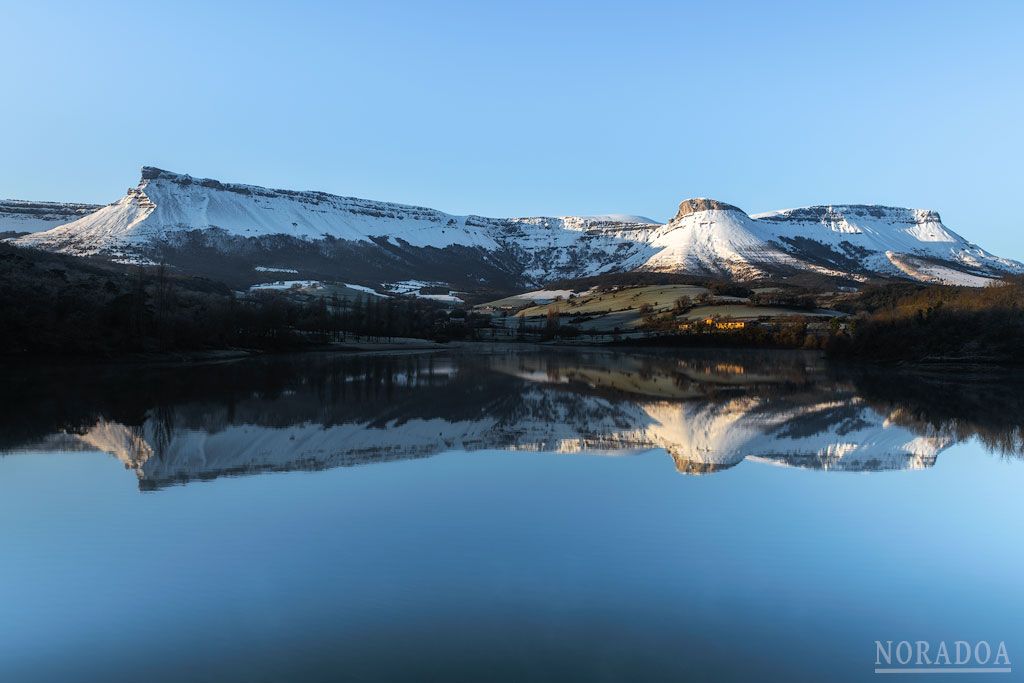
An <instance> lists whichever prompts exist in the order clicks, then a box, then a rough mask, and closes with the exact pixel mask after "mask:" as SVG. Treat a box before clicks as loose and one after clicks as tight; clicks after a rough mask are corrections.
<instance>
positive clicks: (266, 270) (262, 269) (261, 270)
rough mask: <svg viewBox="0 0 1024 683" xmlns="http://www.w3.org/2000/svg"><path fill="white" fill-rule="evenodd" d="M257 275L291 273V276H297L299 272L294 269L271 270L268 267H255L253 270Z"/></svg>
mask: <svg viewBox="0 0 1024 683" xmlns="http://www.w3.org/2000/svg"><path fill="white" fill-rule="evenodd" d="M253 270H255V271H256V272H257V273H291V274H292V275H298V274H299V271H297V270H295V269H294V268H271V267H269V266H256V267H255V268H253Z"/></svg>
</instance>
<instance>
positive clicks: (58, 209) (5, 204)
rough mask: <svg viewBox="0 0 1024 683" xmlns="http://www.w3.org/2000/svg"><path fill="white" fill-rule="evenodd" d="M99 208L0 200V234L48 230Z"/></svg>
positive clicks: (84, 205)
mask: <svg viewBox="0 0 1024 683" xmlns="http://www.w3.org/2000/svg"><path fill="white" fill-rule="evenodd" d="M99 208H100V206H99V205H97V204H65V203H61V202H27V201H23V200H20V199H0V233H7V232H19V233H20V232H42V231H44V230H50V229H52V228H56V227H57V226H58V225H64V224H65V223H70V222H71V221H75V220H78V219H79V218H82V217H83V216H88V215H89V214H91V213H92V212H94V211H96V210H97V209H99Z"/></svg>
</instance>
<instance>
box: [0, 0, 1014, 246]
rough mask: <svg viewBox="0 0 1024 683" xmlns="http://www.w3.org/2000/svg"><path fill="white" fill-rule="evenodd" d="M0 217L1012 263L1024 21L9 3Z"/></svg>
mask: <svg viewBox="0 0 1024 683" xmlns="http://www.w3.org/2000/svg"><path fill="white" fill-rule="evenodd" d="M0 25H2V26H3V29H2V31H0V84H2V85H0V93H2V94H0V136H2V137H0V150H2V151H0V197H14V198H23V199H39V200H63V201H94V202H109V201H113V200H114V199H116V198H117V197H119V196H120V195H121V194H122V193H123V192H124V190H125V188H127V187H129V186H132V185H135V184H136V183H137V181H138V168H139V167H140V166H142V165H144V164H148V165H155V166H160V167H163V168H167V169H170V170H174V171H179V172H184V173H190V174H192V175H196V176H206V177H215V178H219V179H221V180H229V181H238V182H248V183H254V184H259V185H268V186H272V187H286V188H292V189H320V190H325V191H329V192H334V193H338V194H346V195H355V196H360V197H367V198H372V199H384V200H391V201H399V202H405V203H413V204H421V205H426V206H431V207H435V208H438V209H442V210H445V211H450V212H453V213H477V214H483V215H491V216H503V215H524V214H532V215H537V214H546V215H565V214H596V213H636V214H643V215H648V216H651V217H652V218H657V219H662V220H664V219H667V218H668V217H670V216H671V215H672V214H673V213H674V212H675V207H676V205H677V204H678V202H679V201H680V200H681V199H683V198H685V197H690V196H710V197H715V198H718V199H721V200H724V201H728V202H730V203H733V204H736V205H738V206H740V207H741V208H743V209H745V210H747V211H748V212H751V213H754V212H758V211H765V210H771V209H778V208H785V207H791V206H800V205H807V204H820V203H854V202H857V203H860V202H864V203H884V204H892V205H899V206H914V207H927V208H934V209H937V210H939V211H940V212H941V213H942V216H943V219H944V221H945V222H946V224H947V225H948V226H949V227H951V228H953V229H954V230H957V231H958V232H960V233H962V234H964V235H965V236H966V237H968V238H970V239H973V240H975V241H977V242H979V243H980V244H982V245H983V246H985V247H986V248H988V249H989V250H991V251H994V252H996V253H999V254H1001V255H1005V256H1011V257H1015V258H1024V236H1022V234H1024V233H1022V229H1024V225H1022V221H1021V218H1020V212H1019V208H1018V204H1019V200H1020V197H1021V187H1022V185H1024V183H1022V173H1021V159H1022V158H1024V132H1022V129H1024V125H1022V121H1024V113H1022V105H1024V39H1022V35H1024V2H955V3H952V2H951V3H944V2H912V1H909V0H908V1H901V2H846V3H840V2H814V3H810V2H808V3H787V2H732V3H729V2H706V3H685V2H647V3H644V2H624V1H623V2H618V3H601V2H580V3H575V2H553V1H549V2H536V3H534V2H528V1H522V0H517V1H515V2H501V3H498V2H494V3H490V2H466V3H442V2H430V3H426V2H424V3H415V4H414V3H389V2H381V1H379V0H378V1H376V2H367V3H357V2H346V3H341V2H338V3H328V2H282V1H280V0H277V1H275V2H267V3H264V2H253V1H248V2H237V3H229V2H217V3H212V2H189V1H178V2H174V3H160V2H138V1H135V2H130V3H129V2H125V3H115V2H103V1H101V0H97V1H96V2H89V3H77V2H76V3H70V2H69V3H58V2H45V1H34V2H25V1H23V0H18V1H14V0H0Z"/></svg>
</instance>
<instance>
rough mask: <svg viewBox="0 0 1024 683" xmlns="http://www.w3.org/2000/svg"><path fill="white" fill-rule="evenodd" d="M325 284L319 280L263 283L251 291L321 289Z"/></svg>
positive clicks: (251, 288)
mask: <svg viewBox="0 0 1024 683" xmlns="http://www.w3.org/2000/svg"><path fill="white" fill-rule="evenodd" d="M321 287H323V283H322V282H320V281H319V280H278V281H277V282H261V283H260V284H258V285H253V286H252V287H250V288H249V291H251V292H255V291H259V290H287V289H320V288H321Z"/></svg>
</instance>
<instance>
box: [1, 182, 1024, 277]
mask: <svg viewBox="0 0 1024 683" xmlns="http://www.w3.org/2000/svg"><path fill="white" fill-rule="evenodd" d="M18 243H20V244H23V245H28V246H36V247H41V248H45V249H52V250H57V251H64V252H70V253H76V254H104V255H108V256H110V257H113V258H120V259H128V260H133V259H145V260H155V259H156V258H158V257H159V258H161V259H165V260H167V261H168V262H169V263H171V264H172V265H177V266H179V267H181V268H183V269H189V268H201V267H205V268H206V269H207V270H206V271H204V273H205V274H209V275H214V276H215V275H217V272H216V268H217V267H221V268H226V267H228V265H229V262H230V263H231V264H233V265H234V267H235V268H236V270H237V272H239V273H241V272H245V273H247V277H254V273H256V272H257V271H256V270H255V268H256V266H257V265H259V264H262V263H267V262H271V261H272V262H274V263H275V264H279V266H280V267H284V268H289V269H291V270H297V271H300V273H301V274H302V275H305V276H307V277H311V278H314V279H325V278H328V277H332V278H336V279H346V280H348V281H358V280H362V281H363V282H364V284H373V285H381V284H383V283H385V282H397V281H403V280H413V279H419V280H425V281H442V282H449V283H453V284H454V282H455V281H456V279H458V278H461V279H460V280H458V281H459V282H460V283H461V285H462V286H464V287H469V286H472V285H485V286H488V285H489V286H492V287H496V286H499V285H502V286H506V287H510V286H512V287H521V288H525V287H527V286H529V285H539V284H543V283H545V282H550V281H552V280H558V279H572V278H579V277H585V276H591V275H597V274H601V273H608V272H624V271H636V270H654V271H665V272H682V273H691V274H700V275H716V276H725V277H732V278H737V279H743V280H749V279H756V278H772V277H788V276H792V275H795V274H799V273H806V272H811V273H817V274H821V275H828V276H837V277H844V278H851V279H856V280H865V279H867V278H869V277H876V276H883V277H904V278H911V279H916V280H921V281H929V282H949V283H955V284H971V285H981V284H986V283H987V282H988V281H990V279H991V278H994V277H999V276H1001V275H1003V274H1005V273H1021V272H1024V265H1022V264H1020V263H1018V262H1016V261H1012V260H1009V259H1004V258H999V257H996V256H993V255H992V254H989V253H988V252H986V251H984V250H983V249H981V248H980V247H978V246H977V245H975V244H972V243H970V242H968V241H967V240H965V239H964V238H962V237H960V236H959V235H957V234H956V233H955V232H953V231H952V230H949V229H948V228H946V227H945V226H944V225H943V224H942V222H941V220H940V218H939V215H938V214H937V213H935V212H934V211H926V210H920V209H901V208H892V207H882V206H862V205H835V206H815V207H807V208H801V209H787V210H784V211H776V212H771V213H764V214H756V215H753V216H750V215H747V214H746V213H745V212H744V211H742V210H741V209H739V208H738V207H735V206H732V205H730V204H725V203H724V202H719V201H717V200H714V199H702V198H698V199H688V200H685V201H683V202H682V203H681V204H680V206H679V211H678V213H677V214H676V216H675V217H674V218H673V219H672V220H671V221H669V222H668V223H667V224H665V225H659V224H657V223H653V222H651V221H650V220H649V219H645V218H643V217H642V216H629V215H619V214H613V215H606V216H590V217H585V216H564V217H557V218H551V217H525V218H484V217H480V216H456V215H451V214H447V213H443V212H441V211H437V210H434V209H428V208H423V207H416V206H408V205H403V204H393V203H388V202H377V201H371V200H365V199H356V198H353V197H340V196H335V195H331V194H327V193H324V192H295V191H290V190H271V189H266V188H262V187H257V186H254V185H237V184H228V183H221V182H219V181H216V180H209V179H197V178H192V177H191V176H187V175H181V174H177V173H170V172H168V171H162V170H160V169H156V168H152V167H144V168H143V170H142V180H141V181H140V183H139V185H138V187H136V188H132V189H131V190H129V191H128V193H127V194H126V195H125V196H124V197H122V198H121V199H120V200H118V201H117V202H115V203H114V204H110V205H108V206H105V207H103V208H101V209H99V210H98V211H95V212H93V213H90V214H89V215H87V216H84V217H82V218H80V219H78V220H75V221H73V222H70V223H67V224H65V225H61V226H59V227H56V228H53V229H51V230H47V231H45V232H41V233H36V234H32V235H26V236H24V237H22V238H20V239H19V240H18ZM211 253H213V254H220V255H222V256H223V257H225V258H221V257H217V258H213V257H211V256H210V254H211ZM239 277H242V276H239ZM255 281H258V280H255ZM246 284H251V283H249V282H246Z"/></svg>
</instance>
